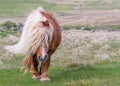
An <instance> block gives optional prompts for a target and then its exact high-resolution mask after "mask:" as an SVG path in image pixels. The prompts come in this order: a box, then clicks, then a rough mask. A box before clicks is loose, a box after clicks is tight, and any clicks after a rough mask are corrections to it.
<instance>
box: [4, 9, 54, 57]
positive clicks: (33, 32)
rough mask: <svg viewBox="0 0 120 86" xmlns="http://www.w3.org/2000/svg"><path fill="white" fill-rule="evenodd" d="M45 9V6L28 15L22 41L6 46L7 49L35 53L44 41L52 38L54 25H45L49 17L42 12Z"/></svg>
mask: <svg viewBox="0 0 120 86" xmlns="http://www.w3.org/2000/svg"><path fill="white" fill-rule="evenodd" d="M43 11H44V9H43V8H38V9H37V10H35V11H33V12H32V13H31V14H30V15H29V16H28V17H27V21H26V22H25V26H24V28H23V31H22V35H21V38H20V41H19V42H18V43H17V44H15V45H12V46H6V47H5V49H6V50H8V51H9V52H12V53H14V54H23V55H29V54H34V53H35V52H36V50H37V49H38V47H39V46H40V44H41V43H42V42H43V41H47V40H48V37H49V36H50V40H51V39H52V34H53V27H52V25H50V27H46V26H44V24H43V22H46V21H47V18H46V17H45V16H43V15H42V14H41V13H40V12H43ZM49 28H50V29H49Z"/></svg>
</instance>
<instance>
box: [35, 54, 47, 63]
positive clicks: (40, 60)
mask: <svg viewBox="0 0 120 86" xmlns="http://www.w3.org/2000/svg"><path fill="white" fill-rule="evenodd" d="M37 58H38V61H39V62H44V61H46V60H47V58H48V55H45V56H43V57H41V56H38V57H37Z"/></svg>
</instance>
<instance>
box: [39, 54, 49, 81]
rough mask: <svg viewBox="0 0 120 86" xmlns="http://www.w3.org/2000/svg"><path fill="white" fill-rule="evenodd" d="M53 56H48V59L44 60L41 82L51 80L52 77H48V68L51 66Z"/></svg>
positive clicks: (41, 68) (41, 67) (41, 69)
mask: <svg viewBox="0 0 120 86" xmlns="http://www.w3.org/2000/svg"><path fill="white" fill-rule="evenodd" d="M50 59H51V57H50V56H48V59H47V60H46V61H43V62H42V63H41V66H40V81H41V82H49V81H50V78H49V77H48V68H49V66H50Z"/></svg>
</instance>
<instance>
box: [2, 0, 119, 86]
mask: <svg viewBox="0 0 120 86" xmlns="http://www.w3.org/2000/svg"><path fill="white" fill-rule="evenodd" d="M38 7H43V8H44V9H46V10H48V11H50V12H52V13H53V15H54V16H55V17H56V18H57V20H58V22H59V24H60V26H61V29H62V43H61V45H60V47H59V48H58V49H57V51H56V52H55V53H54V55H53V56H52V62H51V67H50V69H49V75H50V78H51V79H52V82H50V83H48V84H43V83H39V81H33V80H32V79H31V77H30V73H27V74H25V75H23V71H21V70H20V68H21V62H22V60H23V58H24V56H23V55H13V54H11V53H9V52H7V51H6V50H4V49H3V46H5V45H10V44H15V43H16V42H18V40H19V37H20V34H21V31H22V28H23V26H24V22H25V20H26V17H27V15H28V14H29V13H30V12H31V11H32V10H34V9H37V8H38ZM119 67H120V0H0V85H2V86H8V85H11V86H26V85H28V86H33V85H39V84H40V85H44V86H120V82H119V79H120V77H119V76H120V68H119ZM6 81H7V82H6ZM15 81H16V82H15Z"/></svg>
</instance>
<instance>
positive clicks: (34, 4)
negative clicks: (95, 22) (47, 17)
mask: <svg viewBox="0 0 120 86" xmlns="http://www.w3.org/2000/svg"><path fill="white" fill-rule="evenodd" d="M38 7H44V8H45V9H46V10H50V11H53V10H54V11H61V10H70V9H73V5H64V4H62V5H57V4H49V3H47V2H44V1H42V0H0V16H1V17H23V16H25V14H26V13H28V12H31V10H33V9H36V8H38Z"/></svg>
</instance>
